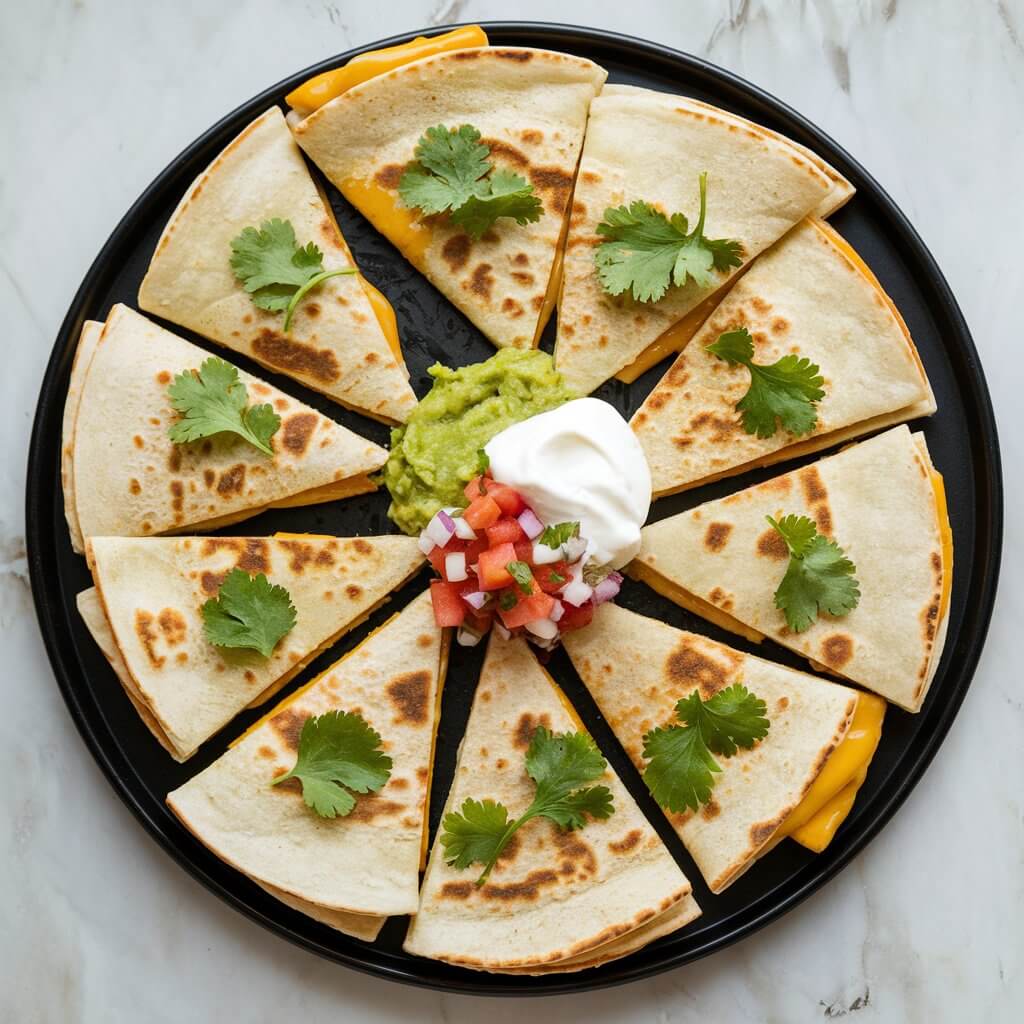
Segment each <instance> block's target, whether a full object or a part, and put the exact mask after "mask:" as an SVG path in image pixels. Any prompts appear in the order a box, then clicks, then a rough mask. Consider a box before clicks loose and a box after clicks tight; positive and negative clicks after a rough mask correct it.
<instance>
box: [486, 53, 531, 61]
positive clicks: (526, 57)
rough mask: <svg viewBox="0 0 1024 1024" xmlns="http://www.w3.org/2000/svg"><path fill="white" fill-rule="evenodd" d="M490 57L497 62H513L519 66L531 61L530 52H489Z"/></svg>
mask: <svg viewBox="0 0 1024 1024" xmlns="http://www.w3.org/2000/svg"><path fill="white" fill-rule="evenodd" d="M491 56H492V57H497V58H498V59H499V60H514V61H516V62H517V63H519V64H525V63H526V62H527V61H530V60H533V51H532V50H491Z"/></svg>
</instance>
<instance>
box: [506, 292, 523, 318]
mask: <svg viewBox="0 0 1024 1024" xmlns="http://www.w3.org/2000/svg"><path fill="white" fill-rule="evenodd" d="M501 311H502V313H505V314H506V315H507V316H509V317H510V318H511V319H513V320H515V319H517V318H518V317H521V316H522V315H523V314H524V313H525V312H526V310H525V309H523V307H522V306H521V305H520V304H519V303H518V302H516V300H515V299H513V298H510V297H506V298H505V299H504V300H502V303H501Z"/></svg>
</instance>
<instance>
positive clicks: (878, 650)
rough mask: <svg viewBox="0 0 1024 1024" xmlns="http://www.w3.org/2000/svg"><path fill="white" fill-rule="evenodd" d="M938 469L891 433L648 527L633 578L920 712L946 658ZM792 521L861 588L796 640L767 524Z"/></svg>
mask: <svg viewBox="0 0 1024 1024" xmlns="http://www.w3.org/2000/svg"><path fill="white" fill-rule="evenodd" d="M933 473H934V470H933V468H932V464H931V459H930V456H929V454H928V448H927V446H926V444H925V442H924V438H923V436H922V435H920V434H911V433H910V431H909V430H908V429H907V427H906V426H901V427H896V428H894V429H892V430H889V431H887V432H886V433H884V434H880V435H879V436H877V437H873V438H871V439H870V440H867V441H862V442H861V443H860V444H857V445H853V446H851V447H849V448H846V449H844V450H843V451H841V452H839V453H838V454H837V455H832V456H830V457H828V458H825V459H821V460H819V461H818V462H815V463H812V464H811V465H809V466H805V467H803V468H802V469H798V470H795V471H794V472H791V473H787V474H784V475H783V476H778V477H775V478H774V479H772V480H768V481H766V482H765V483H762V484H758V485H757V486H755V487H748V488H747V489H746V490H743V491H739V492H738V493H736V494H732V495H730V496H729V497H727V498H722V499H720V500H718V501H709V502H706V503H705V504H703V505H698V506H697V507H696V508H694V509H693V510H691V511H689V512H683V513H680V514H679V515H676V516H671V517H670V518H668V519H663V520H662V521H661V522H659V523H655V524H654V525H652V526H647V527H645V528H644V530H643V547H642V549H641V552H640V554H639V555H638V556H637V558H636V560H635V561H634V562H633V563H632V564H631V567H630V568H629V570H628V571H629V572H630V574H631V575H635V576H638V577H641V578H644V579H646V580H647V581H648V582H650V583H651V584H652V586H654V587H655V588H656V589H658V590H659V591H661V592H662V593H664V594H666V596H669V597H671V598H673V599H674V600H680V599H682V600H688V598H687V596H686V595H695V596H696V597H697V598H698V599H700V600H701V601H702V602H704V607H705V608H706V609H707V610H708V611H707V613H706V614H708V615H709V617H713V618H714V619H715V621H719V623H720V624H721V625H724V626H725V627H726V628H736V625H737V624H738V627H739V628H738V629H737V632H739V631H741V630H742V629H744V628H746V629H748V630H750V629H752V630H754V631H755V636H756V634H761V635H764V636H768V637H770V638H771V639H773V640H775V641H777V642H778V643H780V644H782V645H783V646H785V647H789V648H791V649H792V650H794V651H797V652H798V653H799V654H802V655H804V656H805V657H807V658H809V659H811V660H812V662H813V663H814V664H815V665H816V666H817V667H819V668H821V669H822V670H824V671H827V672H832V673H834V674H836V675H840V676H842V677H844V678H846V679H850V680H852V681H853V682H856V683H859V684H860V685H862V686H864V687H866V688H867V689H869V690H874V691H875V692H876V693H879V694H881V695H882V696H883V697H885V698H886V699H887V700H890V701H892V702H893V703H895V704H899V705H900V706H901V707H903V708H906V709H907V710H908V711H917V710H919V709H920V707H921V703H922V701H923V700H924V698H925V695H926V693H927V691H928V686H929V684H930V683H931V679H932V677H933V675H934V672H935V668H936V666H937V665H938V662H939V659H940V657H941V655H942V646H943V643H944V639H945V628H946V619H947V616H948V609H949V588H950V586H951V584H952V572H953V558H952V540H951V537H950V534H949V524H948V520H947V518H946V510H945V499H944V496H942V494H941V493H940V491H939V490H937V489H936V482H935V480H934V478H933ZM939 487H940V489H941V478H939ZM789 514H795V515H805V516H809V517H810V518H812V519H814V520H815V521H816V522H817V524H818V530H819V532H820V533H823V534H824V535H826V536H828V537H831V538H832V539H834V540H835V541H836V543H837V544H838V545H839V546H840V547H841V548H842V549H843V551H844V552H845V553H846V556H847V557H848V558H849V559H850V560H851V561H852V562H853V563H854V565H855V566H856V573H855V575H856V578H857V580H858V581H859V584H860V593H861V597H860V603H859V604H858V605H857V607H856V608H854V609H853V610H852V611H851V612H849V613H848V614H846V615H843V616H841V617H836V618H833V617H831V616H828V615H819V616H818V618H817V619H816V620H815V621H814V622H813V623H812V624H811V626H810V628H809V629H807V630H805V631H804V632H803V633H791V632H790V631H789V630H788V628H787V627H786V620H785V617H784V616H783V613H782V612H781V611H780V610H779V609H778V608H776V607H775V601H774V593H775V590H776V588H777V587H778V586H779V583H780V582H781V580H782V577H783V575H784V574H785V572H786V568H787V565H788V564H789V563H788V559H789V554H788V551H787V549H786V547H785V543H784V542H783V541H782V538H781V537H778V535H777V534H776V533H775V531H774V530H773V529H772V527H771V526H769V524H768V523H767V522H765V516H769V515H770V516H772V517H774V518H778V517H779V516H781V515H789ZM944 538H945V539H944ZM695 610H698V614H705V612H704V611H702V610H700V609H695Z"/></svg>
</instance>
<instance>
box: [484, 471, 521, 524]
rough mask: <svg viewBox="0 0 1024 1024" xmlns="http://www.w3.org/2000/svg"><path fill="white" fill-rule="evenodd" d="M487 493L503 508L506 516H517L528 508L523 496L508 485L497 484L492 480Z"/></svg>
mask: <svg viewBox="0 0 1024 1024" xmlns="http://www.w3.org/2000/svg"><path fill="white" fill-rule="evenodd" d="M487 493H488V495H489V496H490V497H492V498H493V499H494V500H495V501H496V502H497V503H498V504H499V505H500V506H501V511H502V513H503V514H504V515H506V516H517V515H519V513H520V512H522V511H523V509H524V508H526V502H525V501H524V500H523V496H522V495H521V494H520V493H519V492H518V491H517V490H516V489H515V488H514V487H509V486H508V484H497V483H495V482H494V481H493V480H491V481H489V482H488V484H487Z"/></svg>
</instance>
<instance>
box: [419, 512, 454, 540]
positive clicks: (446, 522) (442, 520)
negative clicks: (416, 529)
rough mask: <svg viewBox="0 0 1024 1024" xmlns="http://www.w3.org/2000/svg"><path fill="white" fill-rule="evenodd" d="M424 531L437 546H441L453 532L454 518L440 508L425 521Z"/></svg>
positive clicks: (449, 538)
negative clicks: (427, 521)
mask: <svg viewBox="0 0 1024 1024" xmlns="http://www.w3.org/2000/svg"><path fill="white" fill-rule="evenodd" d="M424 533H426V535H427V536H428V537H429V538H430V539H431V540H432V541H433V542H434V543H435V544H436V545H437V546H438V547H439V548H443V547H444V546H445V545H446V544H447V543H448V541H450V540H451V539H452V534H453V533H455V520H454V519H452V517H451V516H450V515H448V513H447V512H445V510H444V509H443V508H442V509H440V510H439V511H438V513H437V515H435V516H434V518H433V519H431V520H430V522H429V523H427V528H426V530H424Z"/></svg>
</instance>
